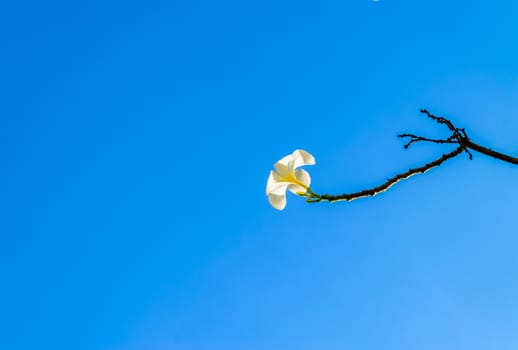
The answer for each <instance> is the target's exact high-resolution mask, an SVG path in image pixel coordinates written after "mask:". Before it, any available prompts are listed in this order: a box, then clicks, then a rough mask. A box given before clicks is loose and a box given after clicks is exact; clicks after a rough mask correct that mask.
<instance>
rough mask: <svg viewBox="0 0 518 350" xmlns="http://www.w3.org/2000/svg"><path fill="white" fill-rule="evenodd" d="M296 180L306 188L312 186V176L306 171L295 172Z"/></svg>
mask: <svg viewBox="0 0 518 350" xmlns="http://www.w3.org/2000/svg"><path fill="white" fill-rule="evenodd" d="M295 178H296V179H297V180H299V181H300V182H301V183H302V184H304V186H306V187H309V185H311V176H309V174H308V172H307V171H306V170H304V169H297V170H295Z"/></svg>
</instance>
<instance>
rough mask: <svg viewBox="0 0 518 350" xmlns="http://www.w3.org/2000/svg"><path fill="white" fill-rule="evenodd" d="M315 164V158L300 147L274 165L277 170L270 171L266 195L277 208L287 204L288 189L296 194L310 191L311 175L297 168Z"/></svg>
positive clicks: (279, 208)
mask: <svg viewBox="0 0 518 350" xmlns="http://www.w3.org/2000/svg"><path fill="white" fill-rule="evenodd" d="M313 164H315V158H313V156H312V155H311V154H309V153H308V152H306V151H304V150H301V149H298V150H295V151H294V152H293V153H292V154H290V155H287V156H286V157H284V158H282V159H281V160H279V161H278V162H277V163H275V164H274V165H273V166H274V168H275V170H272V171H270V176H269V177H268V182H267V184H266V195H267V196H268V200H269V201H270V204H271V205H272V206H273V207H274V208H275V209H278V210H282V209H284V207H285V206H286V189H288V190H290V191H291V192H292V193H295V194H298V193H306V192H307V191H308V189H309V185H310V184H311V177H310V176H309V174H308V173H307V172H306V171H305V170H303V169H296V168H298V167H299V166H302V165H313Z"/></svg>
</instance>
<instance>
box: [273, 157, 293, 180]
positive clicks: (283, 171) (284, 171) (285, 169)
mask: <svg viewBox="0 0 518 350" xmlns="http://www.w3.org/2000/svg"><path fill="white" fill-rule="evenodd" d="M281 160H282V159H281ZM273 167H274V168H275V171H276V172H277V175H279V176H280V177H282V178H284V179H285V180H284V181H289V180H288V179H290V178H292V177H293V170H292V169H290V165H289V164H288V165H286V164H284V163H281V162H280V161H279V162H277V163H275V164H274V165H273ZM280 181H282V180H280Z"/></svg>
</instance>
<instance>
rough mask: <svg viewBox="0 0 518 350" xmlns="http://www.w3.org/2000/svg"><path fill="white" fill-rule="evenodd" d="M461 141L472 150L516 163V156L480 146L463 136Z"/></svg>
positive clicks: (517, 162) (517, 161) (517, 163)
mask: <svg viewBox="0 0 518 350" xmlns="http://www.w3.org/2000/svg"><path fill="white" fill-rule="evenodd" d="M463 142H464V146H465V147H467V148H470V149H472V150H473V151H477V152H479V153H482V154H485V155H486V156H490V157H493V158H496V159H500V160H503V161H504V162H508V163H511V164H515V165H518V158H516V157H511V156H508V155H507V154H504V153H500V152H497V151H493V150H492V149H490V148H487V147H484V146H481V145H479V144H477V143H475V142H473V141H471V140H470V139H469V138H465V139H464V140H463Z"/></svg>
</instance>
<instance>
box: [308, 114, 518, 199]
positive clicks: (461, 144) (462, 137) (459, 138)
mask: <svg viewBox="0 0 518 350" xmlns="http://www.w3.org/2000/svg"><path fill="white" fill-rule="evenodd" d="M420 112H421V113H423V114H424V115H426V116H427V117H428V118H430V119H432V120H434V121H436V122H437V123H439V124H441V125H445V126H446V127H447V128H448V130H449V131H450V132H451V135H450V136H448V137H447V138H444V139H432V138H428V137H422V136H418V135H414V134H400V135H398V137H399V138H409V141H408V142H407V143H406V144H405V145H404V148H405V149H408V148H409V147H410V146H411V145H412V144H414V143H416V142H430V143H436V144H457V145H458V146H457V148H455V150H453V151H451V152H450V153H446V154H443V155H442V156H441V157H440V158H438V159H436V160H434V161H432V162H429V163H426V164H425V165H423V166H421V167H418V168H414V169H409V170H408V171H406V172H404V173H401V174H398V175H396V176H394V177H392V178H390V179H388V180H387V181H386V182H384V183H383V184H381V185H379V186H376V187H374V188H371V189H367V190H363V191H359V192H354V193H343V194H339V195H330V194H317V193H315V192H313V191H312V190H311V189H308V191H307V192H306V193H300V195H301V196H303V197H306V202H309V203H314V202H322V201H328V202H331V203H332V202H338V201H352V200H355V199H359V198H363V197H367V196H375V195H377V194H379V193H382V192H385V191H386V190H388V189H389V188H391V187H392V186H394V185H395V184H397V183H398V182H400V181H403V180H406V179H408V178H410V177H411V176H414V175H416V174H423V173H425V172H427V171H428V170H430V169H432V168H435V167H438V166H439V165H441V164H442V163H444V162H445V161H447V160H448V159H451V158H454V157H456V156H458V155H459V154H461V153H462V152H466V153H467V154H468V156H469V159H473V155H472V154H471V152H470V149H471V150H473V151H477V152H479V153H482V154H485V155H487V156H490V157H493V158H495V159H499V160H503V161H505V162H508V163H511V164H515V165H518V158H516V157H512V156H509V155H507V154H504V153H500V152H497V151H494V150H492V149H490V148H487V147H484V146H482V145H479V144H477V143H475V142H473V141H471V139H470V138H469V137H468V135H467V133H466V131H465V130H464V129H463V128H457V127H456V126H455V125H454V124H453V123H452V122H451V121H450V120H449V119H446V118H444V117H438V116H435V115H433V114H432V113H430V112H428V111H427V110H426V109H422V110H421V111H420Z"/></svg>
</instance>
